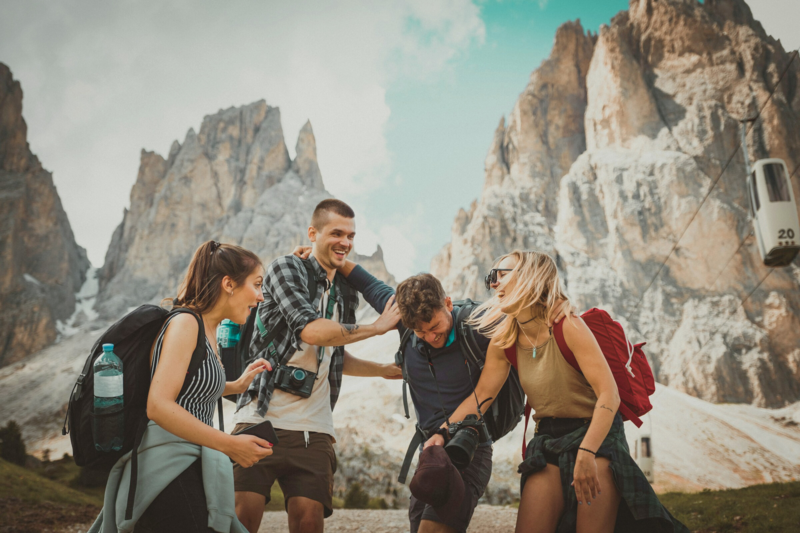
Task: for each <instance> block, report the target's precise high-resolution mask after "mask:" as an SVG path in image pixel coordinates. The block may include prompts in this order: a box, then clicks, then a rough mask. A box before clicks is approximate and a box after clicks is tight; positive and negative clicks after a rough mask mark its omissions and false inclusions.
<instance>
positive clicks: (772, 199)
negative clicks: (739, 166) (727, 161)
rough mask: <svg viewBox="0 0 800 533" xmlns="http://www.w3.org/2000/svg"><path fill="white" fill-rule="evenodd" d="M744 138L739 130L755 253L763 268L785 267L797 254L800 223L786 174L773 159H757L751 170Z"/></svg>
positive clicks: (799, 240) (744, 129)
mask: <svg viewBox="0 0 800 533" xmlns="http://www.w3.org/2000/svg"><path fill="white" fill-rule="evenodd" d="M745 135H746V127H743V129H742V151H743V152H744V160H745V166H746V167H747V173H748V177H747V191H748V192H747V195H748V196H749V198H750V216H751V218H752V219H753V226H754V229H753V231H754V233H755V235H756V241H757V242H758V251H759V253H760V254H761V259H762V260H763V261H764V264H765V265H766V266H768V267H785V266H788V265H789V264H791V262H792V261H794V258H795V257H796V256H797V253H798V252H800V220H798V216H797V203H796V201H795V198H794V191H793V190H792V184H791V182H790V181H789V171H788V169H787V168H786V163H784V162H783V160H782V159H775V158H771V159H759V160H758V161H756V162H755V163H754V164H753V166H752V168H751V167H750V159H749V158H748V155H747V142H746V140H745Z"/></svg>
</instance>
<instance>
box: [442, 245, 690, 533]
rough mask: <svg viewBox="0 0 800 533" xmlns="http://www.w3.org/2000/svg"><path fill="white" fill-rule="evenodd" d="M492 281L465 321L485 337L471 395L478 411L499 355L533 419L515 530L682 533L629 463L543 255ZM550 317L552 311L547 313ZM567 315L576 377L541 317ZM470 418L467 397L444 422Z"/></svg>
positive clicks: (594, 348)
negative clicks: (512, 358)
mask: <svg viewBox="0 0 800 533" xmlns="http://www.w3.org/2000/svg"><path fill="white" fill-rule="evenodd" d="M493 271H494V272H492V274H491V276H490V277H491V278H492V279H494V280H496V283H494V284H493V286H494V287H495V289H496V291H497V292H496V293H495V296H494V297H493V298H491V299H490V300H488V301H487V302H486V303H484V304H483V305H481V306H480V307H479V308H478V309H476V311H475V313H474V314H473V317H476V318H473V319H472V321H473V322H474V324H475V325H476V326H477V327H478V330H479V331H480V332H481V333H483V334H484V335H486V336H487V337H489V338H491V340H492V342H491V344H490V346H489V350H488V352H487V356H486V366H485V367H484V370H483V373H482V374H481V378H480V381H479V382H478V385H477V388H476V392H477V395H478V398H479V401H481V402H482V401H484V400H486V399H487V398H489V400H488V401H486V403H485V404H483V409H484V410H486V409H487V408H488V406H489V405H490V404H491V398H494V397H495V395H496V394H497V392H498V391H499V390H500V388H501V387H502V385H503V383H504V382H505V380H506V377H507V376H508V372H509V369H510V367H511V364H510V363H509V360H508V359H507V358H506V355H505V349H506V348H511V347H516V352H517V369H518V371H519V377H520V382H521V384H522V388H523V389H524V391H525V393H526V395H527V397H528V403H529V405H530V406H531V408H532V409H533V411H534V414H533V420H534V422H535V423H536V429H535V434H534V437H533V439H532V440H531V442H530V443H529V444H528V447H527V449H526V451H525V460H524V461H523V462H522V464H521V465H520V467H519V472H520V474H522V479H521V484H520V495H521V497H520V506H519V514H518V515H517V529H516V530H517V531H518V532H522V531H524V532H542V533H544V532H556V531H558V532H568V531H570V532H571V531H577V532H578V533H582V532H589V531H591V532H611V531H625V532H635V531H642V532H647V533H651V532H659V531H665V532H667V531H668V532H677V531H680V532H684V531H687V532H688V530H687V529H686V527H685V526H683V524H681V523H680V522H678V521H677V520H675V519H674V518H673V517H672V515H671V514H670V513H669V512H668V511H667V510H666V509H665V508H664V507H663V506H662V505H661V503H660V502H659V501H658V498H657V497H656V495H655V493H654V492H653V490H652V488H651V487H650V484H649V483H648V482H647V480H646V479H645V477H644V474H643V473H642V472H641V470H639V468H638V466H636V463H635V462H634V461H633V459H632V458H631V456H630V453H629V451H628V445H627V442H626V440H625V432H624V429H623V424H622V417H621V415H619V413H618V412H617V409H618V407H619V402H620V400H619V394H618V392H617V385H616V382H615V381H614V377H613V375H612V373H611V370H610V368H609V367H608V363H607V362H606V360H605V357H604V356H603V354H602V352H601V351H600V347H599V346H598V344H597V341H596V340H595V338H594V335H592V332H591V331H590V330H589V328H588V327H587V326H586V324H584V322H583V321H582V320H581V319H580V318H578V317H576V316H574V315H573V316H570V314H569V313H568V312H567V311H568V310H569V309H570V308H571V306H570V304H569V299H568V298H567V296H566V294H565V293H564V291H563V289H562V286H561V281H560V280H559V278H558V270H557V268H556V264H555V262H554V261H553V259H552V258H551V257H549V256H548V255H547V254H544V253H540V252H533V251H519V250H515V251H513V252H511V253H510V254H507V255H505V256H503V257H502V258H500V260H499V262H498V264H497V265H496V268H495V269H493ZM554 311H556V312H554ZM558 311H562V312H567V318H566V319H565V320H567V322H566V323H565V325H564V339H565V341H566V343H567V346H569V348H570V349H571V350H572V352H573V353H574V354H575V358H576V359H577V361H578V364H579V366H580V368H581V372H578V371H577V370H575V369H574V368H573V367H572V366H570V364H569V363H568V362H567V361H566V360H565V359H564V356H563V355H562V354H561V351H560V350H559V348H558V344H557V343H556V342H555V339H554V338H553V335H552V328H551V327H549V325H548V319H549V317H551V316H554V315H555V314H556V313H557V312H558ZM475 412H476V402H475V400H474V399H471V398H470V399H467V400H466V401H464V402H463V403H462V405H461V406H460V407H459V408H458V409H457V410H456V412H455V413H454V414H453V416H451V417H450V420H451V422H456V421H458V420H462V419H463V418H464V417H465V416H466V415H467V414H469V413H475Z"/></svg>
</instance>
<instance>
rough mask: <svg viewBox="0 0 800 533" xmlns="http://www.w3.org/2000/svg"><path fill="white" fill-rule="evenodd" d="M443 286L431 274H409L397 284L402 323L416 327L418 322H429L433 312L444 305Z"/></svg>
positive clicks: (445, 296) (398, 305)
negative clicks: (409, 275) (408, 276)
mask: <svg viewBox="0 0 800 533" xmlns="http://www.w3.org/2000/svg"><path fill="white" fill-rule="evenodd" d="M445 298H447V294H445V292H444V287H442V284H441V283H440V282H439V280H438V279H436V277H435V276H433V275H431V274H417V275H416V276H411V277H410V278H408V279H407V280H405V281H403V282H402V283H401V284H400V285H398V286H397V296H396V299H397V307H398V308H399V309H400V319H401V320H402V321H403V325H404V326H405V327H407V328H410V329H416V328H417V326H418V325H419V323H420V322H430V321H431V319H433V314H434V313H435V312H436V311H438V310H439V309H443V308H444V307H445V305H446V303H445Z"/></svg>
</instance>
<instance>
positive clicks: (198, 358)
mask: <svg viewBox="0 0 800 533" xmlns="http://www.w3.org/2000/svg"><path fill="white" fill-rule="evenodd" d="M180 313H189V314H190V315H192V316H193V317H195V319H197V342H196V344H195V346H194V352H192V360H191V361H190V362H189V369H188V370H187V371H186V375H187V376H194V375H195V374H196V373H197V371H198V370H200V366H202V364H203V361H205V360H206V357H207V356H208V351H206V331H205V325H203V319H202V318H201V317H200V315H198V314H197V313H195V312H194V311H192V310H191V309H187V308H185V307H178V308H176V309H173V310H172V311H171V312H170V314H169V315H168V316H167V320H169V318H170V317H172V316H175V315H177V314H180ZM187 381H188V380H187ZM187 381H184V383H183V387H184V388H183V389H181V392H185V388H186V387H187Z"/></svg>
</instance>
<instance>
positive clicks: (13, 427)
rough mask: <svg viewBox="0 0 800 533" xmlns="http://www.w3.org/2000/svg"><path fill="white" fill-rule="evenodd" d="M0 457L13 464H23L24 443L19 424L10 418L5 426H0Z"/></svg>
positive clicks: (25, 455)
mask: <svg viewBox="0 0 800 533" xmlns="http://www.w3.org/2000/svg"><path fill="white" fill-rule="evenodd" d="M0 457H2V458H3V459H5V460H6V461H9V462H11V463H14V464H18V465H20V466H25V458H26V457H27V453H26V452H25V443H24V442H23V441H22V432H21V431H20V429H19V424H17V423H16V422H14V421H13V420H10V421H9V422H8V424H6V427H4V428H0Z"/></svg>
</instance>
